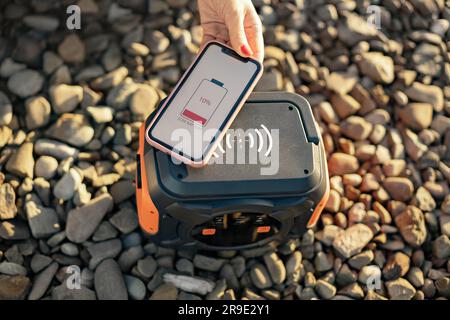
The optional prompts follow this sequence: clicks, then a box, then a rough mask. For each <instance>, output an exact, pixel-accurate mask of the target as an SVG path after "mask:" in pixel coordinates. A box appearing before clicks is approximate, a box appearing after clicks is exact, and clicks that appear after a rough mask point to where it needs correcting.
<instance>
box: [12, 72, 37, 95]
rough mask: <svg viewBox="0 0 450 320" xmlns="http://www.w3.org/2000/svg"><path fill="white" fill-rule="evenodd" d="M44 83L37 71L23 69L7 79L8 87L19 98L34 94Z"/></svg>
mask: <svg viewBox="0 0 450 320" xmlns="http://www.w3.org/2000/svg"><path fill="white" fill-rule="evenodd" d="M43 85H44V77H43V76H42V75H41V74H40V73H39V72H37V71H34V70H30V69H25V70H21V71H18V72H16V73H14V74H13V75H12V76H11V77H10V78H9V79H8V83H7V86H8V89H9V90H11V92H12V93H14V94H16V95H17V96H19V97H21V98H27V97H30V96H34V95H36V94H37V93H38V92H39V91H40V90H41V89H42V86H43Z"/></svg>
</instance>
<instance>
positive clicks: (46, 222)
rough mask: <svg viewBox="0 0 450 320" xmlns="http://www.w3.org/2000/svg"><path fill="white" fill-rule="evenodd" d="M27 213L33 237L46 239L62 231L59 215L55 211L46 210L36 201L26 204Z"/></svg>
mask: <svg viewBox="0 0 450 320" xmlns="http://www.w3.org/2000/svg"><path fill="white" fill-rule="evenodd" d="M25 211H26V214H27V219H28V224H29V226H30V229H31V233H32V234H33V237H35V238H37V239H41V238H44V239H45V238H48V237H49V236H51V235H52V234H55V233H57V232H58V231H59V230H60V229H61V226H60V224H59V220H58V215H57V213H56V211H55V210H54V209H52V208H45V207H43V206H41V205H39V204H36V203H35V202H34V201H28V202H27V203H26V204H25Z"/></svg>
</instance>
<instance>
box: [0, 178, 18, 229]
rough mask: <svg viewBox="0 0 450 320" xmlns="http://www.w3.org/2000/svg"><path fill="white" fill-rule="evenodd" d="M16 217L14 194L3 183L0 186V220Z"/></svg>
mask: <svg viewBox="0 0 450 320" xmlns="http://www.w3.org/2000/svg"><path fill="white" fill-rule="evenodd" d="M16 215H17V207H16V193H15V191H14V188H13V187H12V186H11V185H10V184H9V183H4V184H2V185H0V219H2V220H6V219H12V218H14V217H15V216H16Z"/></svg>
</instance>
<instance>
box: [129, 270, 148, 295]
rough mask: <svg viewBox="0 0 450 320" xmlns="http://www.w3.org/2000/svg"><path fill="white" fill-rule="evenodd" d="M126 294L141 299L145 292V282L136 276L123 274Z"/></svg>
mask: <svg viewBox="0 0 450 320" xmlns="http://www.w3.org/2000/svg"><path fill="white" fill-rule="evenodd" d="M124 279H125V284H126V286H127V290H128V295H129V297H130V298H131V299H133V300H143V299H144V298H145V294H146V292H147V290H146V288H145V284H144V283H143V282H142V281H141V280H140V279H138V278H136V277H132V276H129V275H125V276H124Z"/></svg>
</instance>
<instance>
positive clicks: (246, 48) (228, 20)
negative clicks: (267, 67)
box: [198, 0, 264, 62]
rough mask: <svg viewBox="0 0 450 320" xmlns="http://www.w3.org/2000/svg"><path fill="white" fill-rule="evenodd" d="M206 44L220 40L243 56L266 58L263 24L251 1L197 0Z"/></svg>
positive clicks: (203, 42) (261, 59) (258, 58)
mask: <svg viewBox="0 0 450 320" xmlns="http://www.w3.org/2000/svg"><path fill="white" fill-rule="evenodd" d="M198 8H199V11H200V20H201V25H202V27H203V41H202V47H203V45H204V44H205V43H206V42H208V41H210V40H217V41H220V42H222V43H225V44H227V45H229V46H231V47H232V48H233V49H234V50H236V51H237V52H239V53H240V54H241V55H243V56H250V57H253V58H255V59H257V60H259V61H261V62H262V61H263V59H264V41H263V35H262V25H261V20H260V19H259V16H258V14H257V13H256V10H255V7H254V6H253V4H252V2H251V0H198Z"/></svg>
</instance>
